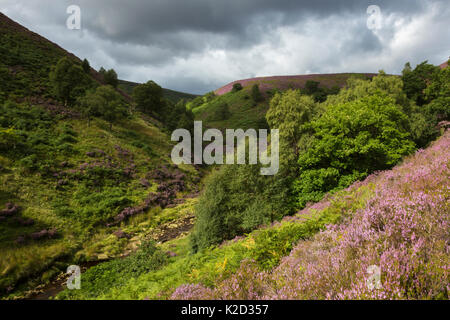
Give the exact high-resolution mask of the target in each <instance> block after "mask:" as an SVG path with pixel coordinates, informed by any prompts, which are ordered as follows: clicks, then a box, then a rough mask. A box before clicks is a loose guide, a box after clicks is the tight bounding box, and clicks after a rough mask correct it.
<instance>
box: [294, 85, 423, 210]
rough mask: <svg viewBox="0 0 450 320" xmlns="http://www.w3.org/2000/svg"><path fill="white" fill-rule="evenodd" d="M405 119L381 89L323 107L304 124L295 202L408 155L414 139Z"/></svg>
mask: <svg viewBox="0 0 450 320" xmlns="http://www.w3.org/2000/svg"><path fill="white" fill-rule="evenodd" d="M408 121H409V120H408V117H407V116H406V115H405V114H404V113H403V112H402V109H401V107H400V106H398V105H396V104H395V100H394V99H393V98H392V97H389V96H388V95H387V94H386V93H378V94H374V95H370V96H367V97H364V98H361V99H358V100H354V101H350V102H346V103H342V104H338V105H332V106H329V107H328V108H327V109H326V110H325V112H324V113H323V114H322V115H321V116H320V117H318V118H316V119H313V120H312V121H311V122H310V123H308V124H307V125H305V127H306V129H310V130H312V133H313V140H312V142H311V144H310V146H309V148H307V149H305V150H303V151H302V152H301V153H300V155H299V157H298V164H299V172H300V174H299V176H298V178H297V180H296V181H295V183H294V185H293V189H294V191H295V193H296V194H297V202H298V206H299V207H303V206H305V204H306V203H308V202H315V201H319V200H320V199H321V198H322V197H323V195H324V194H325V193H327V192H329V191H333V190H338V189H341V188H345V187H347V186H349V185H350V184H351V183H353V182H354V181H356V180H359V179H363V178H365V177H366V176H367V175H368V174H370V173H372V172H374V171H376V170H386V169H389V168H391V167H392V166H394V165H395V164H396V163H398V161H400V160H401V159H402V157H403V156H405V155H408V154H410V153H411V152H412V151H413V150H414V149H415V144H414V142H413V141H412V140H411V138H410V134H409V131H408V130H409V125H408Z"/></svg>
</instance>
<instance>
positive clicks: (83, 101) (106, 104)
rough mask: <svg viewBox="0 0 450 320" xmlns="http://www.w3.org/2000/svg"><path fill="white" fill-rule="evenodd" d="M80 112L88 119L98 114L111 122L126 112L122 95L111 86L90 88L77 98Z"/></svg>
mask: <svg viewBox="0 0 450 320" xmlns="http://www.w3.org/2000/svg"><path fill="white" fill-rule="evenodd" d="M78 106H79V110H80V111H81V113H82V114H83V115H84V116H85V117H87V118H88V119H89V121H90V119H91V117H93V116H100V117H102V118H104V119H105V120H106V121H108V122H109V123H110V126H111V127H112V124H113V123H114V121H116V120H117V119H120V118H121V117H123V116H124V115H125V114H126V108H125V103H124V101H123V99H122V96H121V95H120V94H119V93H118V92H117V91H116V90H114V88H113V87H111V86H109V85H108V86H100V87H98V88H97V89H95V90H90V91H88V92H87V93H86V95H85V96H84V97H82V98H80V99H79V100H78Z"/></svg>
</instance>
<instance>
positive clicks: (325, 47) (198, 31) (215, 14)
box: [0, 0, 450, 93]
mask: <svg viewBox="0 0 450 320" xmlns="http://www.w3.org/2000/svg"><path fill="white" fill-rule="evenodd" d="M72 4H75V5H79V6H80V8H81V12H82V30H81V31H71V30H67V29H66V28H65V21H66V19H67V14H66V8H67V6H69V5H72ZM372 4H374V5H378V6H379V7H380V8H381V11H382V14H383V18H384V25H383V28H382V29H381V30H379V31H373V30H369V29H368V28H367V26H366V21H367V12H366V10H367V7H368V6H369V5H372ZM434 5H437V6H434ZM0 9H1V11H2V12H4V13H6V14H7V15H10V16H11V18H13V19H15V20H17V21H18V22H19V23H22V24H24V25H25V26H26V27H28V28H30V29H32V30H33V31H36V32H38V33H41V34H42V35H44V36H45V37H47V38H49V39H50V40H52V41H55V42H57V43H58V44H59V45H61V46H62V47H64V48H66V49H68V50H70V51H72V52H74V53H75V54H77V55H78V56H80V57H82V58H84V57H87V58H88V59H89V60H90V61H91V64H92V65H93V66H94V67H97V68H98V67H100V66H105V67H107V68H115V69H116V70H117V71H118V72H119V75H120V76H121V77H122V78H126V79H128V80H134V81H140V82H142V81H146V80H148V79H153V80H155V81H157V82H159V83H161V84H162V85H164V86H166V87H170V88H173V89H178V90H182V91H190V92H195V93H204V92H206V91H209V90H212V89H215V88H217V87H218V86H221V85H223V84H224V83H226V82H227V81H232V80H236V79H237V78H246V77H251V76H254V75H258V76H262V75H276V74H301V73H311V72H313V73H322V72H342V71H361V72H364V71H367V72H369V71H370V72H373V71H377V70H378V69H381V68H384V69H387V70H386V71H388V72H391V73H394V72H398V71H399V70H398V68H399V67H400V66H401V65H403V63H404V62H405V61H408V60H411V61H412V62H413V63H414V62H419V61H422V60H425V59H427V58H430V59H436V60H438V61H435V63H437V62H441V61H440V60H441V59H445V56H446V55H448V54H449V52H448V50H449V43H450V34H449V31H447V30H449V29H450V28H449V25H448V21H449V20H450V13H449V8H448V1H444V0H441V1H438V0H436V1H434V0H428V1H424V0H422V1H419V0H399V1H394V0H375V1H373V0H345V1H336V0H313V1H305V0H146V1H144V0H142V1H139V0H128V1H123V0H96V1H92V0H39V1H34V0H0ZM440 56H444V57H442V58H440Z"/></svg>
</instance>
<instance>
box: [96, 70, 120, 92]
mask: <svg viewBox="0 0 450 320" xmlns="http://www.w3.org/2000/svg"><path fill="white" fill-rule="evenodd" d="M99 72H100V74H101V75H102V76H103V81H104V82H105V84H106V85H110V86H112V87H113V88H117V85H118V84H119V80H118V77H117V73H116V71H115V70H114V69H109V70H108V71H106V70H105V69H104V68H103V67H102V68H101V69H100V71H99Z"/></svg>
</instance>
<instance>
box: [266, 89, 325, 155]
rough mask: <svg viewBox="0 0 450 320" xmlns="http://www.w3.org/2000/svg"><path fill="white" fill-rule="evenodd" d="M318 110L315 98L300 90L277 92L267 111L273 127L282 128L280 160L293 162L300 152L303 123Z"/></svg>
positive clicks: (268, 120)
mask: <svg viewBox="0 0 450 320" xmlns="http://www.w3.org/2000/svg"><path fill="white" fill-rule="evenodd" d="M317 112H318V108H317V105H316V104H315V103H314V100H313V99H312V98H311V97H309V96H305V95H302V94H301V92H300V90H287V91H286V92H284V93H282V94H280V93H276V94H275V96H274V97H273V98H272V100H271V101H270V108H269V110H268V111H267V113H266V119H267V122H268V124H269V126H270V128H272V129H279V130H280V162H281V163H286V162H291V161H292V160H293V159H295V158H296V155H297V153H298V146H297V142H298V141H299V140H300V137H301V135H302V133H303V129H302V126H303V124H305V123H307V122H309V121H310V120H311V119H312V117H313V115H315V114H316V113H317Z"/></svg>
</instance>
